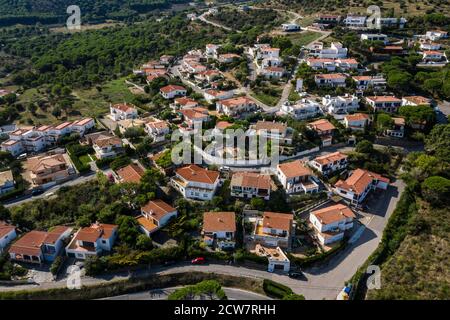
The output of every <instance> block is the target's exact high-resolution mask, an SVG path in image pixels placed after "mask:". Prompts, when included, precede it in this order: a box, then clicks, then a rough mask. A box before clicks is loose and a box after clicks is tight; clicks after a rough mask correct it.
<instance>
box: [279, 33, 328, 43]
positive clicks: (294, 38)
mask: <svg viewBox="0 0 450 320" xmlns="http://www.w3.org/2000/svg"><path fill="white" fill-rule="evenodd" d="M321 35H322V34H321V33H319V32H314V31H306V32H298V33H291V34H289V35H287V36H286V37H287V38H288V39H289V40H291V42H292V44H294V45H297V46H300V47H301V46H304V45H307V44H308V43H310V42H313V41H314V40H316V39H318V38H319V37H320V36H321Z"/></svg>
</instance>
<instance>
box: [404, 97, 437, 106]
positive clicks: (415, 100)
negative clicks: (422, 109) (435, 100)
mask: <svg viewBox="0 0 450 320" xmlns="http://www.w3.org/2000/svg"><path fill="white" fill-rule="evenodd" d="M430 105H431V99H429V98H425V97H422V96H407V97H403V98H402V106H430Z"/></svg>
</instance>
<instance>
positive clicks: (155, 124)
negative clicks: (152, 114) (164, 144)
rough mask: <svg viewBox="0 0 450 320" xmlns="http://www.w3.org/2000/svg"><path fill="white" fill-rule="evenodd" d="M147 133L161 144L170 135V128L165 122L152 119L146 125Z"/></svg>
mask: <svg viewBox="0 0 450 320" xmlns="http://www.w3.org/2000/svg"><path fill="white" fill-rule="evenodd" d="M144 130H145V132H146V133H147V134H148V135H149V136H151V137H152V138H153V141H155V142H160V141H164V140H165V136H166V135H167V134H169V133H170V126H169V124H168V123H167V122H166V121H164V120H159V119H150V120H149V121H147V122H146V123H145V126H144Z"/></svg>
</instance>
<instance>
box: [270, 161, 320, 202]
mask: <svg viewBox="0 0 450 320" xmlns="http://www.w3.org/2000/svg"><path fill="white" fill-rule="evenodd" d="M312 176H313V172H312V171H311V169H309V168H308V167H307V166H306V165H305V163H304V162H303V161H301V160H295V161H291V162H285V163H281V164H278V165H277V177H278V180H279V181H280V183H281V185H282V186H283V188H284V189H285V190H286V193H287V194H292V193H298V192H304V193H316V192H318V191H319V185H318V184H317V183H316V182H315V181H314V179H312Z"/></svg>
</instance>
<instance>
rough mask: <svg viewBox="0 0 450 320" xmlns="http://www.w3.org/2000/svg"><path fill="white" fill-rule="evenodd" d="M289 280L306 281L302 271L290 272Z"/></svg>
mask: <svg viewBox="0 0 450 320" xmlns="http://www.w3.org/2000/svg"><path fill="white" fill-rule="evenodd" d="M289 278H293V279H304V278H305V275H304V274H303V273H302V272H301V271H289Z"/></svg>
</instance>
